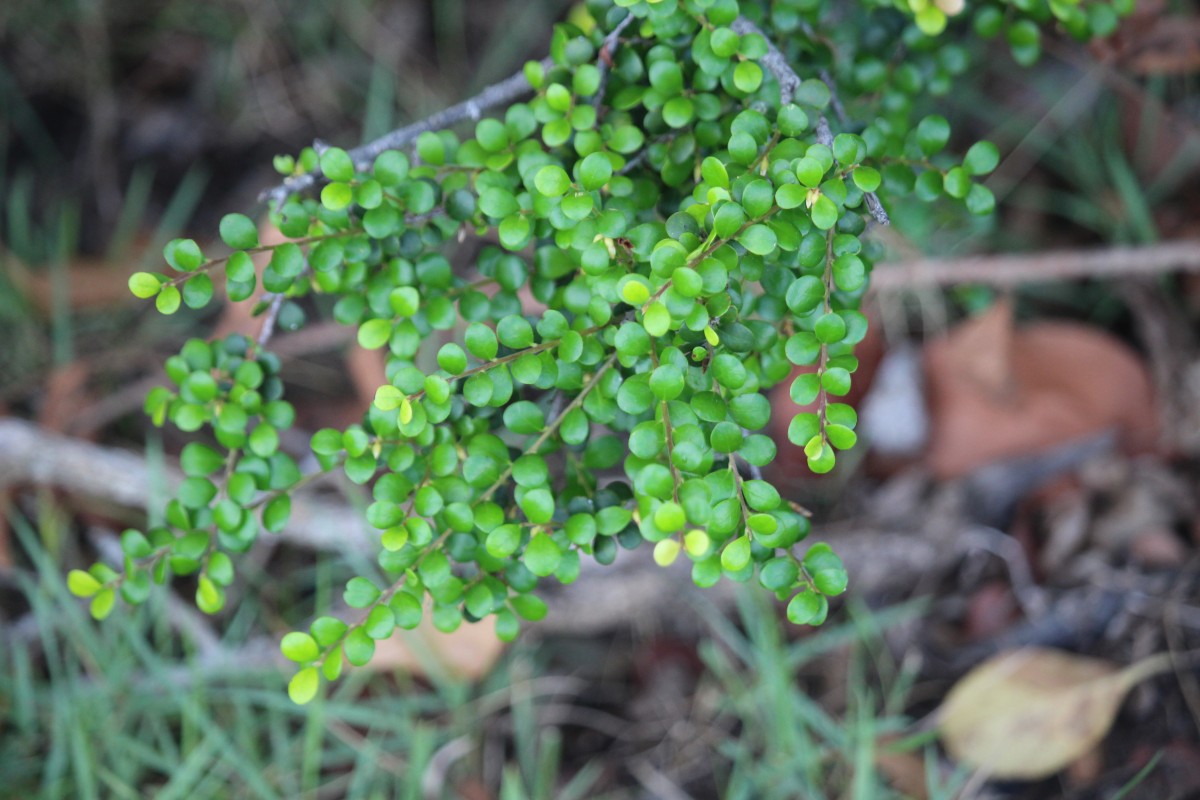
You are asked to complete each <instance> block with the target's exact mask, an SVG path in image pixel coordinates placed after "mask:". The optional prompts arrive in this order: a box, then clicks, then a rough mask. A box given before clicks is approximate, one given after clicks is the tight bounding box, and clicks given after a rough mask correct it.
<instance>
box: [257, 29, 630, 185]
mask: <svg viewBox="0 0 1200 800" xmlns="http://www.w3.org/2000/svg"><path fill="white" fill-rule="evenodd" d="M632 19H633V17H632V15H631V16H628V17H626V18H625V19H624V20H623V21H622V22H621V23H620V24H619V25H617V27H616V28H614V29H613V30H612V31H611V32H610V33H609V34H608V35H607V36H605V37H604V43H603V44H602V45H601V52H605V51H611V49H612V47H613V46H614V45H615V43H616V41H617V39H618V38H619V37H620V35H621V32H622V31H623V30H624V29H625V26H626V25H628V24H629V22H630V20H632ZM540 63H541V65H542V69H544V70H550V69H552V68H553V67H554V61H553V60H552V59H551V58H549V57H547V58H543V59H542V60H541V62H540ZM601 63H603V60H602V61H601ZM601 69H603V67H602V68H601ZM531 91H533V87H532V86H530V85H529V80H528V79H527V78H526V77H525V70H524V69H522V70H520V71H518V72H516V73H514V74H512V75H510V76H508V77H507V78H505V79H504V80H502V81H500V82H499V83H494V84H492V85H491V86H488V87H487V88H485V89H484V90H483V91H481V92H480V93H479V94H477V95H475V96H474V97H471V98H468V99H466V100H464V101H462V102H461V103H458V104H457V105H453V106H450V107H449V108H445V109H442V110H441V111H439V112H437V113H436V114H431V115H430V116H428V117H426V118H425V119H423V120H420V121H418V122H414V123H412V124H411V125H406V126H404V127H403V128H398V129H396V130H394V131H392V132H391V133H386V134H384V135H383V136H380V137H379V138H378V139H375V140H374V141H371V142H368V143H366V144H364V145H361V146H360V147H356V148H354V149H353V150H350V151H348V155H349V156H350V160H351V161H353V162H354V166H355V168H356V169H365V168H367V167H369V166H370V165H371V164H372V163H373V162H374V161H375V158H376V157H377V156H378V155H379V154H380V153H382V152H384V151H386V150H399V149H401V148H404V147H407V146H408V145H410V144H412V143H413V142H415V141H416V140H417V137H418V136H420V135H421V134H422V133H425V132H427V131H440V130H444V129H446V128H450V127H452V126H454V125H457V124H459V123H460V122H466V121H468V120H469V121H471V122H478V121H479V120H480V119H482V118H483V114H484V112H485V111H488V110H489V109H492V108H495V107H497V106H502V105H505V104H507V103H511V102H512V101H514V100H516V99H517V98H518V97H521V96H523V95H526V94H529V92H531ZM314 147H316V149H318V150H320V149H321V147H322V144H321V143H320V142H317V143H315V144H314ZM321 177H322V176H321V172H320V170H319V169H318V170H314V171H313V172H306V173H304V174H303V175H293V176H292V177H290V178H285V179H284V181H283V182H282V183H280V184H279V185H277V186H274V187H272V188H270V189H266V190H264V191H263V192H262V193H261V194H260V195H259V196H258V200H259V202H267V201H272V202H274V204H275V206H276V207H279V206H282V205H283V203H284V202H285V201H286V200H287V199H288V198H289V197H290V196H292V195H293V194H297V193H299V192H303V191H305V190H306V189H309V188H311V187H312V186H315V185H316V184H317V181H318V180H319V179H320V178H321Z"/></svg>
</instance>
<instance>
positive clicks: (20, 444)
mask: <svg viewBox="0 0 1200 800" xmlns="http://www.w3.org/2000/svg"><path fill="white" fill-rule="evenodd" d="M114 476H120V479H119V480H115V479H114ZM158 480H162V481H163V482H164V483H165V484H166V486H167V488H168V490H169V491H173V490H174V487H176V486H178V485H179V483H180V482H181V481H182V480H183V476H182V475H180V474H179V472H178V471H177V470H175V469H173V468H168V469H165V470H164V471H163V474H162V475H156V476H154V480H152V478H151V474H150V470H149V468H148V467H147V466H146V460H145V458H144V457H143V456H142V455H141V454H138V453H132V452H129V451H126V450H121V449H118V448H113V447H103V446H101V445H97V444H92V443H91V442H85V441H82V440H80V439H72V438H70V437H67V436H60V435H58V434H55V433H51V432H49V431H46V430H44V429H42V428H40V427H38V426H37V425H34V424H32V423H29V422H24V421H22V420H18V419H0V490H2V489H5V488H7V487H10V486H20V485H23V484H35V485H47V486H56V487H59V488H61V489H64V490H66V491H68V492H71V493H73V494H77V495H82V496H85V497H93V498H97V499H100V500H103V501H107V502H108V503H110V504H114V505H117V506H124V507H126V508H145V507H146V501H147V499H148V498H150V497H151V496H152V489H151V487H152V486H153V485H154V484H155V483H156V482H157V481H158ZM272 535H273V536H278V537H280V538H283V539H287V540H288V541H290V542H291V543H293V544H298V545H301V546H304V547H311V548H313V549H318V550H332V551H335V552H358V553H371V552H374V550H375V548H376V546H377V545H378V541H379V535H378V533H377V532H375V531H373V530H372V529H371V528H369V527H368V526H367V524H366V523H365V522H364V521H363V520H362V518H361V516H360V515H359V514H357V513H356V512H354V511H353V510H351V509H350V508H349V507H347V506H345V505H342V504H339V503H332V502H328V501H323V500H320V499H317V498H315V497H312V496H311V495H310V494H308V493H307V492H297V493H296V494H295V495H293V497H292V516H291V519H290V521H289V522H288V526H287V528H285V529H284V531H283V532H281V533H278V534H272Z"/></svg>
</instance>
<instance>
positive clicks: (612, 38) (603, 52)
mask: <svg viewBox="0 0 1200 800" xmlns="http://www.w3.org/2000/svg"><path fill="white" fill-rule="evenodd" d="M631 22H633V14H628V15H626V17H625V19H623V20H621V21H620V22H618V23H617V27H615V28H613V29H612V31H610V32H609V34H608V35H607V36H605V37H604V44H602V45H600V57H599V58H598V59H597V60H596V68H597V69H599V70H600V86H599V88H598V89H596V96H595V98H593V100H592V108H594V109H595V110H596V116H597V118H599V115H600V107H601V106H602V105H603V104H604V92H605V90H607V89H608V71H609V68H610V67H611V65H612V57H613V53H615V52H616V49H617V40H618V39H619V38H620V37H621V32H622V31H624V30H625V29H626V28H627V27H629V23H631Z"/></svg>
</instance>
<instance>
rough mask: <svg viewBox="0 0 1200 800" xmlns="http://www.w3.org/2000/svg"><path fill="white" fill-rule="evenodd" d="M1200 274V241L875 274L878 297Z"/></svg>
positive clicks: (929, 262)
mask: <svg viewBox="0 0 1200 800" xmlns="http://www.w3.org/2000/svg"><path fill="white" fill-rule="evenodd" d="M1175 270H1178V271H1180V272H1200V240H1196V239H1182V240H1179V241H1174V242H1161V243H1159V244H1152V245H1146V246H1143V247H1107V248H1103V249H1080V250H1052V251H1050V252H1046V253H1034V254H1028V255H999V256H973V257H968V258H960V259H916V260H911V261H899V262H892V263H886V262H885V263H881V264H879V265H877V266H876V267H875V269H874V270H872V272H871V285H872V287H874V288H875V289H876V290H877V291H898V290H901V289H907V288H910V287H913V286H923V285H938V286H951V285H961V284H964V283H981V284H985V285H987V286H1016V285H1019V284H1022V283H1045V282H1047V281H1065V280H1072V279H1077V278H1091V279H1096V280H1101V279H1104V278H1116V277H1121V276H1137V275H1156V274H1158V273H1162V272H1170V271H1175Z"/></svg>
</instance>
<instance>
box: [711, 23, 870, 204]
mask: <svg viewBox="0 0 1200 800" xmlns="http://www.w3.org/2000/svg"><path fill="white" fill-rule="evenodd" d="M729 27H730V28H732V29H733V30H734V31H735V32H736V33H739V34H742V35H745V34H747V33H757V34H758V35H759V36H761V37H763V39H764V40H766V42H767V54H766V55H765V56H763V57H762V58H761V59H759V63H760V64H762V65H763V66H764V67H766V68H767V70H768V71H770V73H771V74H772V75H774V76H775V80H776V81H778V82H779V103H780V105H787V104H788V103H790V102H792V99H793V98H794V97H795V96H796V89H797V88H799V86H800V83H801V81H800V76H799V75H797V74H796V70H794V69H792V65H791V64H789V63H788V61H787V58H786V57H785V56H784V55H783V52H782V51H781V50H780V49H779V48H778V47H776V46H775V43H774V42H772V41H771V40H770V39H769V38H768V37H767V35H766V34H765V33H763V32H762V29H760V28H759V27H758V26H757V25H755V24H754V23H753V22H751V21H750V20H748V19H746V18H745V17H738V18H737V19H735V20H734V21H733V24H732V25H730V26H729ZM820 76H821V77H820V78H819V80H820V81H821V82H822V83H824V84H825V87H826V88H827V89H829V97H830V105H831V106H833V110H834V113H836V114H837V115H838V118H839V122H841V123H842V124H845V118H844V116H845V111H844V109H843V108H842V101H841V100H840V99H839V98H838V95H837V87H835V86H834V85H833V81H832V79H831V78H830V76H829V74H828V73H826V72H824V71H822V72H821V73H820ZM817 141H818V142H820V143H821V144H823V145H825V146H826V147H828V148H830V149H831V150H832V149H833V133H832V132H831V131H830V130H829V121H828V120H826V119H825V115H824V114H822V115H821V116H820V117H818V118H817ZM863 202H865V203H866V205H867V210H868V211H870V212H871V217H872V218H874V220H875V221H876V222H878V223H879V224H880V225H889V224H891V219H890V218H889V217H888V215H887V211H885V210H884V208H883V204H882V203H880V202H879V197H878V195H876V194H875V193H874V192H865V193H863Z"/></svg>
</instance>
